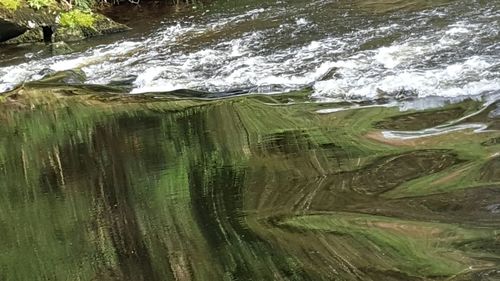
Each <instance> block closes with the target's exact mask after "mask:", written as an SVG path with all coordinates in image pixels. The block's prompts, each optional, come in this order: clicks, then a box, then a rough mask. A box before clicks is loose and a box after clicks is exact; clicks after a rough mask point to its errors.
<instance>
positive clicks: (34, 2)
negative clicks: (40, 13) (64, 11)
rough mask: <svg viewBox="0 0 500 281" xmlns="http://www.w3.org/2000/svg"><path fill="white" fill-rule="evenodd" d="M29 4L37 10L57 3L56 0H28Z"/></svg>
mask: <svg viewBox="0 0 500 281" xmlns="http://www.w3.org/2000/svg"><path fill="white" fill-rule="evenodd" d="M27 1H28V5H29V6H30V7H31V8H33V9H36V10H39V9H41V8H45V7H51V6H54V5H56V2H55V0H27Z"/></svg>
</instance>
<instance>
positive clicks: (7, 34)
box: [0, 18, 27, 42]
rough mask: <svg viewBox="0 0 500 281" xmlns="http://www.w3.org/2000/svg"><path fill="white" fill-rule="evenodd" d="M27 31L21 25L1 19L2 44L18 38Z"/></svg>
mask: <svg viewBox="0 0 500 281" xmlns="http://www.w3.org/2000/svg"><path fill="white" fill-rule="evenodd" d="M26 30H27V29H26V28H25V27H23V26H21V25H18V24H16V23H14V22H11V21H7V20H4V19H1V18H0V42H3V41H7V40H9V39H11V38H14V37H17V36H19V35H21V34H23V33H24V32H26Z"/></svg>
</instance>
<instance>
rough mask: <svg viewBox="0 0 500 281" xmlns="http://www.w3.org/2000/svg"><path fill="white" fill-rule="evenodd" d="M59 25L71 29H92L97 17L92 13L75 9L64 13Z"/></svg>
mask: <svg viewBox="0 0 500 281" xmlns="http://www.w3.org/2000/svg"><path fill="white" fill-rule="evenodd" d="M59 23H60V24H61V26H66V27H70V28H76V27H92V26H93V25H94V23H95V16H94V14H93V13H92V12H86V11H82V10H78V9H75V10H72V11H69V12H65V13H62V14H61V18H60V21H59Z"/></svg>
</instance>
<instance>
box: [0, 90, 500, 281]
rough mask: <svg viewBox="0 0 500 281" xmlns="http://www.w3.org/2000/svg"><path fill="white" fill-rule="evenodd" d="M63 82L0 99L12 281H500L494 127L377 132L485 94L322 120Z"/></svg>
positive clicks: (4, 220) (241, 104)
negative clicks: (28, 103)
mask: <svg viewBox="0 0 500 281" xmlns="http://www.w3.org/2000/svg"><path fill="white" fill-rule="evenodd" d="M44 89H45V88H44ZM29 90H30V88H29V87H27V88H26V89H24V91H29ZM61 91H62V93H61V95H62V97H60V98H61V101H55V100H53V101H52V103H46V104H45V105H43V106H41V107H40V108H38V107H36V106H35V107H34V109H29V110H28V109H23V108H22V107H12V104H9V103H5V104H1V105H0V107H1V108H0V109H1V111H0V112H1V113H0V118H1V119H2V120H3V121H4V124H5V126H3V127H1V128H0V141H1V143H2V146H0V190H1V191H2V192H1V193H0V200H1V203H2V204H0V231H2V233H3V235H2V236H1V237H0V244H1V245H2V251H1V252H0V264H1V265H2V267H0V279H2V280H34V279H35V280H73V279H80V280H225V279H228V280H332V279H339V280H381V279H384V280H443V279H450V280H469V279H471V278H472V279H474V278H476V280H488V279H487V278H490V277H491V276H494V271H491V270H493V269H495V268H498V266H499V265H500V252H499V249H500V245H499V244H498V241H499V237H498V233H496V232H497V231H496V230H497V229H498V226H499V224H500V216H499V214H500V211H499V210H500V207H499V205H500V193H499V190H498V182H499V181H500V178H499V175H498V171H499V170H500V167H499V166H498V163H499V161H498V159H499V158H498V156H495V155H496V154H495V150H494V147H495V146H494V145H489V146H485V145H481V143H484V142H491V140H492V139H495V138H498V134H497V133H496V132H488V133H481V134H473V133H470V132H454V133H450V134H445V135H440V136H436V137H427V138H422V139H418V140H417V141H416V140H411V141H409V142H407V141H405V140H397V141H395V140H390V141H392V142H393V143H391V142H389V140H385V141H386V142H380V143H379V142H375V141H373V140H371V139H368V138H367V137H365V136H366V135H367V134H368V133H369V132H371V131H373V130H374V128H373V127H372V124H373V123H375V124H381V122H387V120H392V121H391V122H395V123H398V122H399V121H401V124H403V125H401V126H405V128H407V126H410V125H408V124H410V123H411V124H413V123H418V121H419V120H423V119H426V118H430V116H433V115H432V114H436V116H438V117H439V118H437V119H439V122H444V121H445V120H448V119H457V118H461V117H463V116H461V115H465V114H468V112H474V111H475V110H477V108H476V105H475V104H472V103H468V102H465V103H462V104H460V105H458V106H457V107H456V108H460V110H457V109H452V110H451V111H447V109H443V113H436V111H431V113H432V114H431V113H426V112H424V113H414V114H411V115H401V114H399V113H395V112H394V110H393V109H390V108H387V109H386V108H383V109H379V108H375V109H363V110H353V111H346V112H339V113H335V114H332V115H319V114H316V113H315V111H316V110H317V108H316V106H315V105H310V104H305V105H294V106H279V105H280V98H276V99H273V101H274V103H273V105H269V103H268V102H267V100H266V101H265V102H264V103H263V102H262V101H261V100H262V99H263V97H255V98H254V97H239V98H233V99H226V100H221V101H190V100H177V99H175V100H173V99H169V98H168V97H163V98H161V99H159V98H152V97H149V96H141V97H126V98H119V97H116V96H113V95H110V94H108V95H93V96H89V97H86V96H85V95H82V94H81V93H82V92H85V91H88V89H81V88H71V87H69V86H67V87H65V88H62V90H61ZM68 91H70V92H77V93H79V94H72V95H68V94H67V92H68ZM25 95H26V94H25ZM14 97H15V98H16V99H17V102H22V101H23V98H26V96H23V95H18V96H14ZM59 102H60V103H59ZM284 102H287V100H286V99H284ZM276 105H278V106H276ZM48 109H50V112H51V114H47V112H49V111H48ZM450 112H452V113H450ZM395 115H397V116H396V117H395ZM401 116H403V117H401ZM405 120H406V121H405ZM422 122H424V123H425V122H427V121H422ZM432 122H437V121H432ZM426 124H428V125H434V123H432V124H431V123H426ZM391 128H393V126H391ZM409 144H411V145H409ZM33 276H35V277H34V278H33ZM467 278H469V279H467ZM481 278H482V279H481Z"/></svg>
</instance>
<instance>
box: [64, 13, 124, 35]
mask: <svg viewBox="0 0 500 281" xmlns="http://www.w3.org/2000/svg"><path fill="white" fill-rule="evenodd" d="M94 16H95V21H94V24H93V26H91V27H86V26H79V27H66V26H60V27H58V28H57V30H56V31H55V33H54V40H55V41H65V42H71V41H79V40H82V39H85V38H89V37H94V36H100V35H104V34H111V33H117V32H123V31H127V30H130V27H128V26H126V25H124V24H121V23H117V22H115V21H113V20H111V19H109V18H107V17H105V16H103V15H101V14H94Z"/></svg>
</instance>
